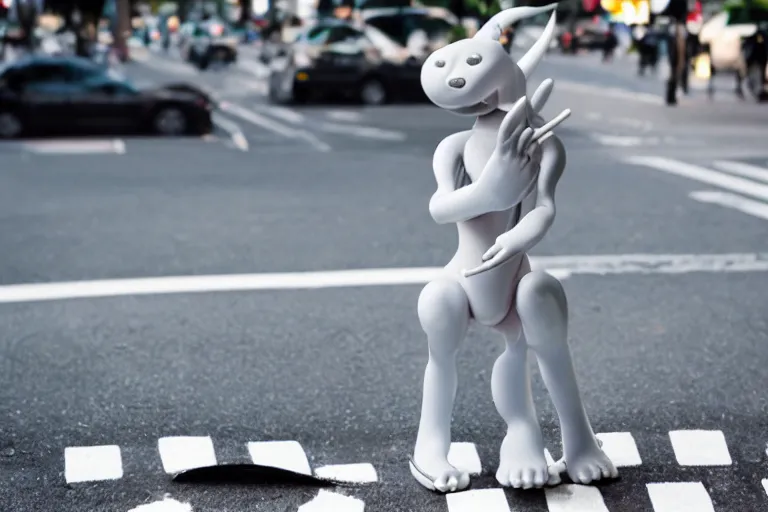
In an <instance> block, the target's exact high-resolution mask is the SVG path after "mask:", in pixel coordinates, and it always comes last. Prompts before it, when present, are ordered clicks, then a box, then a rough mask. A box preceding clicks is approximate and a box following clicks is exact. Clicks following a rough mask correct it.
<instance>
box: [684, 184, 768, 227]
mask: <svg viewBox="0 0 768 512" xmlns="http://www.w3.org/2000/svg"><path fill="white" fill-rule="evenodd" d="M688 197H690V198H691V199H693V200H694V201H698V202H700V203H708V204H716V205H719V206H723V207H725V208H730V209H732V210H738V211H740V212H742V213H746V214H747V215H752V216H753V217H758V218H760V219H766V220H768V204H766V203H763V202H761V201H754V200H752V199H747V198H746V197H742V196H740V195H738V194H731V193H730V192H720V191H717V190H700V191H696V192H691V193H690V194H688Z"/></svg>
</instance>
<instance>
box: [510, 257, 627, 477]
mask: <svg viewBox="0 0 768 512" xmlns="http://www.w3.org/2000/svg"><path fill="white" fill-rule="evenodd" d="M517 311H518V314H519V316H520V320H521V323H522V326H523V333H524V334H525V337H526V340H527V341H528V346H529V347H530V348H531V349H532V350H533V351H534V352H535V353H536V357H537V359H538V361H539V367H540V369H541V376H542V378H543V380H544V384H545V385H546V386H547V389H548V390H549V394H550V396H551V397H552V402H553V403H554V405H555V409H556V410H557V415H558V417H559V419H560V429H561V431H562V436H563V454H564V459H565V466H566V470H567V472H568V476H570V477H571V479H572V480H573V481H574V482H576V483H581V484H587V483H590V482H592V481H594V480H599V479H600V478H615V477H617V476H618V472H617V471H616V467H615V466H614V465H613V463H612V462H611V460H610V459H609V458H608V457H607V456H606V455H605V453H603V451H602V449H601V448H600V445H599V443H598V440H597V438H596V437H595V434H594V432H593V431H592V426H591V425H590V423H589V418H588V417H587V413H586V411H585V409H584V404H583V403H582V400H581V395H580V393H579V387H578V384H577V382H576V373H575V371H574V368H573V361H572V360H571V353H570V350H569V348H568V342H567V338H568V303H567V300H566V297H565V292H564V290H563V287H562V285H561V284H560V282H559V281H558V280H557V279H555V278H554V277H553V276H551V275H550V274H547V273H546V272H531V273H530V274H527V275H526V276H524V277H523V278H522V279H521V280H520V284H519V285H518V288H517Z"/></svg>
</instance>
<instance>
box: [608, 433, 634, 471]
mask: <svg viewBox="0 0 768 512" xmlns="http://www.w3.org/2000/svg"><path fill="white" fill-rule="evenodd" d="M597 438H598V439H600V441H602V442H603V451H604V452H605V454H606V455H607V456H608V458H609V459H611V461H612V462H613V464H614V465H615V466H616V467H618V468H620V467H631V466H640V465H642V463H643V459H641V458H640V452H638V451H637V443H635V438H634V437H633V436H632V434H631V433H630V432H604V433H600V434H597Z"/></svg>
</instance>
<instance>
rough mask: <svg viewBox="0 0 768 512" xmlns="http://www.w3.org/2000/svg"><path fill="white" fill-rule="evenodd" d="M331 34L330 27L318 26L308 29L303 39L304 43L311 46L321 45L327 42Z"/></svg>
mask: <svg viewBox="0 0 768 512" xmlns="http://www.w3.org/2000/svg"><path fill="white" fill-rule="evenodd" d="M330 33H331V27H327V26H320V27H314V28H312V29H310V30H309V31H308V32H307V33H306V36H305V37H304V42H306V43H307V44H311V45H322V44H325V43H326V41H327V40H328V36H329V35H330Z"/></svg>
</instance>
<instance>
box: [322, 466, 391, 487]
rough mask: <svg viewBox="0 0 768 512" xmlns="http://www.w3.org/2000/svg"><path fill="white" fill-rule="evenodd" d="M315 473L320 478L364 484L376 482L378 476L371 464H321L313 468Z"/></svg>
mask: <svg viewBox="0 0 768 512" xmlns="http://www.w3.org/2000/svg"><path fill="white" fill-rule="evenodd" d="M315 475H317V476H318V477H320V478H328V479H330V480H336V481H337V482H349V483H357V484H366V483H372V482H378V481H379V476H378V475H377V474H376V468H374V467H373V465H371V464H367V463H365V464H339V465H333V466H323V467H319V468H317V469H315Z"/></svg>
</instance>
